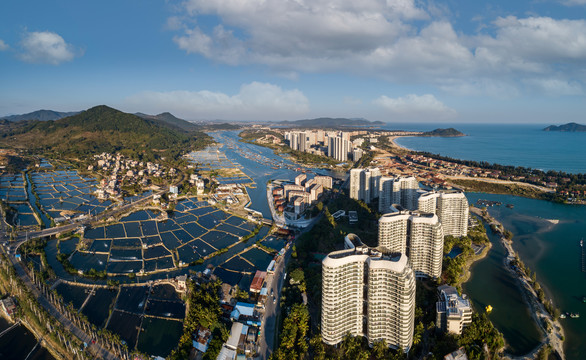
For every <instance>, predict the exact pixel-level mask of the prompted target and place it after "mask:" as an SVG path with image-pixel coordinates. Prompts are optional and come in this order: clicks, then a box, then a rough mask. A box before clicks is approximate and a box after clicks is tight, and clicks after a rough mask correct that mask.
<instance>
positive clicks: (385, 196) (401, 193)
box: [378, 176, 419, 214]
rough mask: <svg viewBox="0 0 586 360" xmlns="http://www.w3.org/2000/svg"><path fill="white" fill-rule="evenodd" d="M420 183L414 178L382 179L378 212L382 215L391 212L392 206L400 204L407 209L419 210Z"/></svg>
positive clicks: (384, 177)
mask: <svg viewBox="0 0 586 360" xmlns="http://www.w3.org/2000/svg"><path fill="white" fill-rule="evenodd" d="M418 190H419V182H418V181H417V179H416V178H415V177H413V176H399V177H388V176H383V177H381V178H380V193H379V203H378V210H379V212H381V213H383V214H384V213H387V212H389V211H390V207H391V205H392V204H399V205H401V206H402V207H404V208H405V209H409V210H417V198H418V197H419V193H418Z"/></svg>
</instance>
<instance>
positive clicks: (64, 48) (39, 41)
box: [20, 31, 75, 65]
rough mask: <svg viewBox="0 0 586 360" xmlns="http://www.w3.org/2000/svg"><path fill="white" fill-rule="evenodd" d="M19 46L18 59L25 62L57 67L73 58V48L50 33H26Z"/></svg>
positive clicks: (59, 37)
mask: <svg viewBox="0 0 586 360" xmlns="http://www.w3.org/2000/svg"><path fill="white" fill-rule="evenodd" d="M21 46H22V50H23V52H22V53H21V54H20V57H21V59H23V60H24V61H26V62H31V63H46V64H52V65H58V64H60V63H62V62H66V61H71V60H73V58H74V57H75V49H74V47H73V46H72V45H71V44H68V43H66V42H65V40H64V39H63V38H62V37H61V36H60V35H59V34H56V33H54V32H50V31H42V32H28V33H26V34H25V36H24V39H23V40H22V42H21Z"/></svg>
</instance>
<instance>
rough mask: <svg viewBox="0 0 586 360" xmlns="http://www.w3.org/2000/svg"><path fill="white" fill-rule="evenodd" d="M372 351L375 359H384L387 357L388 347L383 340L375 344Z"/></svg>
mask: <svg viewBox="0 0 586 360" xmlns="http://www.w3.org/2000/svg"><path fill="white" fill-rule="evenodd" d="M372 349H373V354H374V357H375V358H377V359H386V358H388V356H389V346H388V345H387V342H386V341H384V340H381V341H377V342H375V343H374V344H373V346H372Z"/></svg>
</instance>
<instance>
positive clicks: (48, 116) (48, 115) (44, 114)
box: [0, 110, 79, 121]
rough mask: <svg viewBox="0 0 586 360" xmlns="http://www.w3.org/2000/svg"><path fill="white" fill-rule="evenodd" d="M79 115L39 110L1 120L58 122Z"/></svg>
mask: <svg viewBox="0 0 586 360" xmlns="http://www.w3.org/2000/svg"><path fill="white" fill-rule="evenodd" d="M75 114H79V112H61V111H54V110H37V111H33V112H31V113H28V114H22V115H10V116H4V117H2V118H0V119H6V120H8V121H22V120H41V121H47V120H58V119H62V118H64V117H67V116H71V115H75Z"/></svg>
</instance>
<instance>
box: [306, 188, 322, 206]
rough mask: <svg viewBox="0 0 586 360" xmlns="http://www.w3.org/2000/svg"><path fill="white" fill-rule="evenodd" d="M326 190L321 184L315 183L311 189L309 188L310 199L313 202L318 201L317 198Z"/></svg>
mask: <svg viewBox="0 0 586 360" xmlns="http://www.w3.org/2000/svg"><path fill="white" fill-rule="evenodd" d="M323 192H324V187H323V186H321V185H319V184H314V185H313V186H312V187H311V189H310V190H309V194H310V197H309V200H310V202H311V203H312V204H313V203H315V202H316V201H317V199H318V198H319V197H320V196H321V194H322V193H323Z"/></svg>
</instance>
